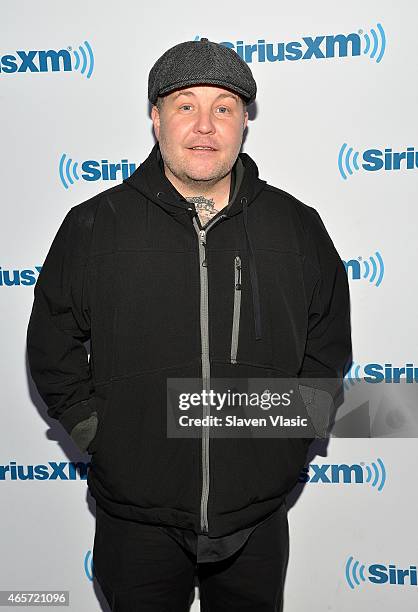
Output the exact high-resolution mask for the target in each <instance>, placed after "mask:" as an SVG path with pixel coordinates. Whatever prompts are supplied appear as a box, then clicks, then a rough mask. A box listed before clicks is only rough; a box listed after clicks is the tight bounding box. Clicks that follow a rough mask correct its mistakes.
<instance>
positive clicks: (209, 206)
mask: <svg viewBox="0 0 418 612" xmlns="http://www.w3.org/2000/svg"><path fill="white" fill-rule="evenodd" d="M186 200H187V201H188V202H193V203H194V204H195V207H196V210H197V213H198V215H199V218H200V221H201V223H202V224H203V225H205V224H206V223H207V222H208V221H209V220H210V219H212V217H214V216H215V215H216V213H217V212H218V211H217V210H216V208H215V202H214V201H213V198H210V200H208V199H207V198H205V197H204V196H192V197H190V198H186Z"/></svg>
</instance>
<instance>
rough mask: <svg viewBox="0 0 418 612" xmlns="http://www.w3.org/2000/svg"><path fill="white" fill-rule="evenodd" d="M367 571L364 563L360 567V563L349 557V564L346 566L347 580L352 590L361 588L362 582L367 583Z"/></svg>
mask: <svg viewBox="0 0 418 612" xmlns="http://www.w3.org/2000/svg"><path fill="white" fill-rule="evenodd" d="M365 569H366V566H365V565H364V563H362V564H361V565H360V563H359V562H358V561H354V557H348V559H347V563H346V564H345V579H346V580H347V583H348V586H349V587H350V589H355V588H356V586H360V580H362V581H363V582H366V577H365V576H364V570H365Z"/></svg>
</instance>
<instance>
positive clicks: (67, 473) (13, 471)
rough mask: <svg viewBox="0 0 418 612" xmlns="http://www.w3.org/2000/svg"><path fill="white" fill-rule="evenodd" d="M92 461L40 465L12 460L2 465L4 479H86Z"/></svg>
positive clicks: (0, 477)
mask: <svg viewBox="0 0 418 612" xmlns="http://www.w3.org/2000/svg"><path fill="white" fill-rule="evenodd" d="M89 465H90V463H85V462H83V461H77V463H74V462H73V461H71V462H70V463H68V462H67V461H61V462H60V463H56V462H55V461H48V463H47V464H46V465H45V464H38V465H18V464H17V463H16V461H11V462H10V463H9V465H0V481H2V480H86V479H87V472H88V466H89Z"/></svg>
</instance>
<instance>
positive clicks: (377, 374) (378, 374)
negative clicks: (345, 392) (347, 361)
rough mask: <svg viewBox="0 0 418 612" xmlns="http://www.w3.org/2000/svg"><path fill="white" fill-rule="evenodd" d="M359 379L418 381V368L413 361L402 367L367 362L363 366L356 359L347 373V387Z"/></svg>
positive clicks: (371, 381)
mask: <svg viewBox="0 0 418 612" xmlns="http://www.w3.org/2000/svg"><path fill="white" fill-rule="evenodd" d="M359 380H364V381H365V382H368V383H380V382H383V381H384V382H386V383H399V382H401V381H402V382H403V381H405V382H407V383H416V382H418V368H416V367H415V366H414V364H413V363H406V364H405V365H404V366H402V367H399V368H398V367H395V366H393V365H392V364H391V363H385V364H381V363H367V364H366V365H364V366H362V365H360V364H358V363H357V364H356V363H355V362H354V361H353V363H352V364H351V367H350V369H349V370H348V372H347V374H346V375H345V381H344V386H345V388H346V389H348V388H350V385H355V384H356V382H358V381H359Z"/></svg>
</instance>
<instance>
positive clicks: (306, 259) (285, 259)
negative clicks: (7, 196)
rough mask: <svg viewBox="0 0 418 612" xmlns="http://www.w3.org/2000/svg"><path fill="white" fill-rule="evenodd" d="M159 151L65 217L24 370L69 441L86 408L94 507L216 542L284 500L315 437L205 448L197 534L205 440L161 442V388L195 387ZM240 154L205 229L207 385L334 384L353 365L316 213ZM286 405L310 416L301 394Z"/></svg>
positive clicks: (190, 281)
mask: <svg viewBox="0 0 418 612" xmlns="http://www.w3.org/2000/svg"><path fill="white" fill-rule="evenodd" d="M158 150H159V147H158V143H156V145H155V146H154V147H153V148H152V150H151V152H150V154H149V156H148V158H147V159H145V160H144V162H143V163H141V164H140V165H139V167H138V168H137V170H135V172H134V173H133V174H132V175H131V176H130V177H129V178H128V179H126V180H124V181H123V182H122V183H121V184H120V185H117V186H115V187H112V188H111V189H108V190H106V191H103V192H101V193H99V194H97V195H96V196H94V197H93V198H90V199H89V200H86V201H85V202H82V203H81V204H78V205H76V206H74V207H72V208H71V210H70V211H69V212H68V214H67V215H66V216H65V219H64V220H63V222H62V224H61V226H60V228H59V229H58V232H57V234H56V236H55V238H54V240H53V243H52V245H51V248H50V250H49V252H48V254H47V257H46V259H45V261H44V264H43V266H42V269H41V272H40V274H39V276H38V279H37V283H36V285H35V288H34V304H33V307H32V312H31V316H30V321H29V325H28V333H27V349H28V359H29V367H30V371H31V374H32V377H33V380H34V382H35V384H36V386H37V389H38V391H39V393H40V395H41V397H42V398H43V400H44V401H45V403H46V405H47V407H48V414H49V416H50V417H51V418H56V419H58V420H59V421H60V422H61V423H62V424H63V426H64V427H66V429H67V431H72V428H73V427H75V426H76V424H77V423H76V422H75V420H77V422H79V421H78V419H79V420H80V421H81V420H83V419H86V418H88V417H89V415H90V414H92V413H93V411H95V412H96V413H97V416H98V427H97V432H96V435H95V436H94V438H93V440H92V441H91V443H90V445H89V452H90V453H91V455H92V456H91V465H90V468H89V471H88V477H87V482H88V486H89V488H90V492H91V494H92V495H93V497H95V499H96V501H97V503H98V504H100V505H101V506H102V507H103V508H104V509H106V511H108V512H109V513H110V514H113V515H115V516H119V517H120V518H125V519H129V520H136V521H138V522H145V523H150V524H153V525H166V526H170V527H175V528H179V529H189V530H192V531H193V532H194V533H195V534H196V535H198V534H201V535H207V536H208V537H211V538H218V537H223V536H227V535H230V534H233V533H234V532H236V531H238V530H240V529H246V528H248V527H251V526H253V525H255V524H257V523H258V522H260V521H261V520H262V519H263V518H265V517H266V516H268V515H269V514H271V513H273V512H274V511H275V510H276V509H277V508H278V507H279V506H280V505H281V503H282V502H283V500H284V499H285V497H286V495H287V494H288V492H289V491H290V490H291V489H292V488H293V487H294V486H295V484H296V483H297V481H298V479H299V475H300V471H301V469H302V467H303V466H304V464H305V461H306V454H307V448H308V445H309V443H310V441H311V440H310V438H309V436H308V437H307V438H280V439H273V438H240V439H238V438H230V439H225V438H224V439H219V438H218V439H216V438H213V437H211V438H210V445H209V448H210V465H209V467H210V475H209V490H208V504H207V516H208V530H207V531H206V530H204V529H203V528H202V524H203V521H202V515H201V498H202V440H201V439H200V438H196V439H192V438H174V437H167V381H168V380H169V379H170V378H195V379H198V380H201V379H202V345H201V336H200V260H199V251H198V236H197V233H196V230H195V227H194V224H193V219H194V218H195V217H196V216H197V212H196V210H195V208H194V206H193V204H191V203H189V202H187V200H185V199H184V198H183V197H182V196H181V195H180V194H178V192H176V190H174V188H173V186H172V185H171V183H170V181H168V179H167V177H165V175H164V173H163V172H162V171H161V168H160V166H159V164H158V159H157V153H158ZM239 158H240V161H241V162H242V164H243V167H244V173H243V177H242V180H241V182H240V186H239V189H238V191H237V193H236V196H235V198H234V200H233V202H231V203H230V205H228V207H226V210H224V211H221V214H220V215H219V217H218V221H217V223H216V224H214V225H213V226H212V227H211V228H210V229H209V230H208V231H207V234H206V247H205V248H206V264H207V274H208V287H209V290H208V307H209V313H208V321H209V339H210V341H209V362H210V373H211V378H231V379H234V378H239V379H241V378H242V379H245V380H246V379H248V378H263V379H265V378H276V377H277V378H283V377H286V378H289V377H295V378H297V377H302V378H309V377H315V378H323V379H332V380H333V384H334V383H335V388H336V389H340V388H341V383H342V378H343V376H344V375H345V373H346V372H347V371H348V369H349V367H350V364H351V332H350V308H349V291H348V279H347V275H346V272H345V268H344V264H343V262H342V261H341V259H340V257H339V255H338V252H337V251H336V249H335V247H334V245H333V242H332V240H331V238H330V236H329V234H328V233H327V231H326V229H325V226H324V224H323V222H322V220H321V217H320V215H319V214H318V212H317V211H316V210H315V209H314V208H312V207H310V206H307V205H305V204H303V203H302V202H300V201H299V200H297V199H296V198H294V197H293V196H291V195H290V194H288V193H286V192H284V191H283V190H280V189H277V188H276V187H273V186H271V185H268V184H267V183H266V182H265V181H263V180H261V179H260V178H259V176H258V168H257V165H256V163H255V162H254V161H253V160H252V158H251V157H250V156H249V155H247V154H246V153H240V155H239ZM244 209H245V216H244V214H243V211H244ZM250 245H251V248H250ZM237 255H239V256H240V258H241V292H242V293H241V309H240V323H239V337H238V349H237V358H236V363H235V362H231V330H232V322H233V307H234V288H235V276H234V273H235V269H234V261H235V257H236V256H237ZM251 270H253V272H254V274H253V273H252V272H251ZM255 279H256V282H254V281H255ZM257 305H258V306H257ZM255 306H257V308H255ZM258 307H259V308H258ZM257 309H258V312H257ZM259 324H260V325H259ZM258 326H259V329H261V331H262V335H261V337H258V335H257V329H258ZM88 339H90V340H91V344H90V350H91V353H90V360H89V359H88V354H87V351H86V348H85V345H84V343H85V342H86V341H87V340H88ZM293 407H294V409H295V412H296V411H297V412H296V413H297V414H299V415H300V416H302V417H308V414H307V411H306V407H305V404H304V402H303V399H302V397H301V396H300V394H298V393H296V398H295V402H294V405H293ZM254 533H255V532H254Z"/></svg>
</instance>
